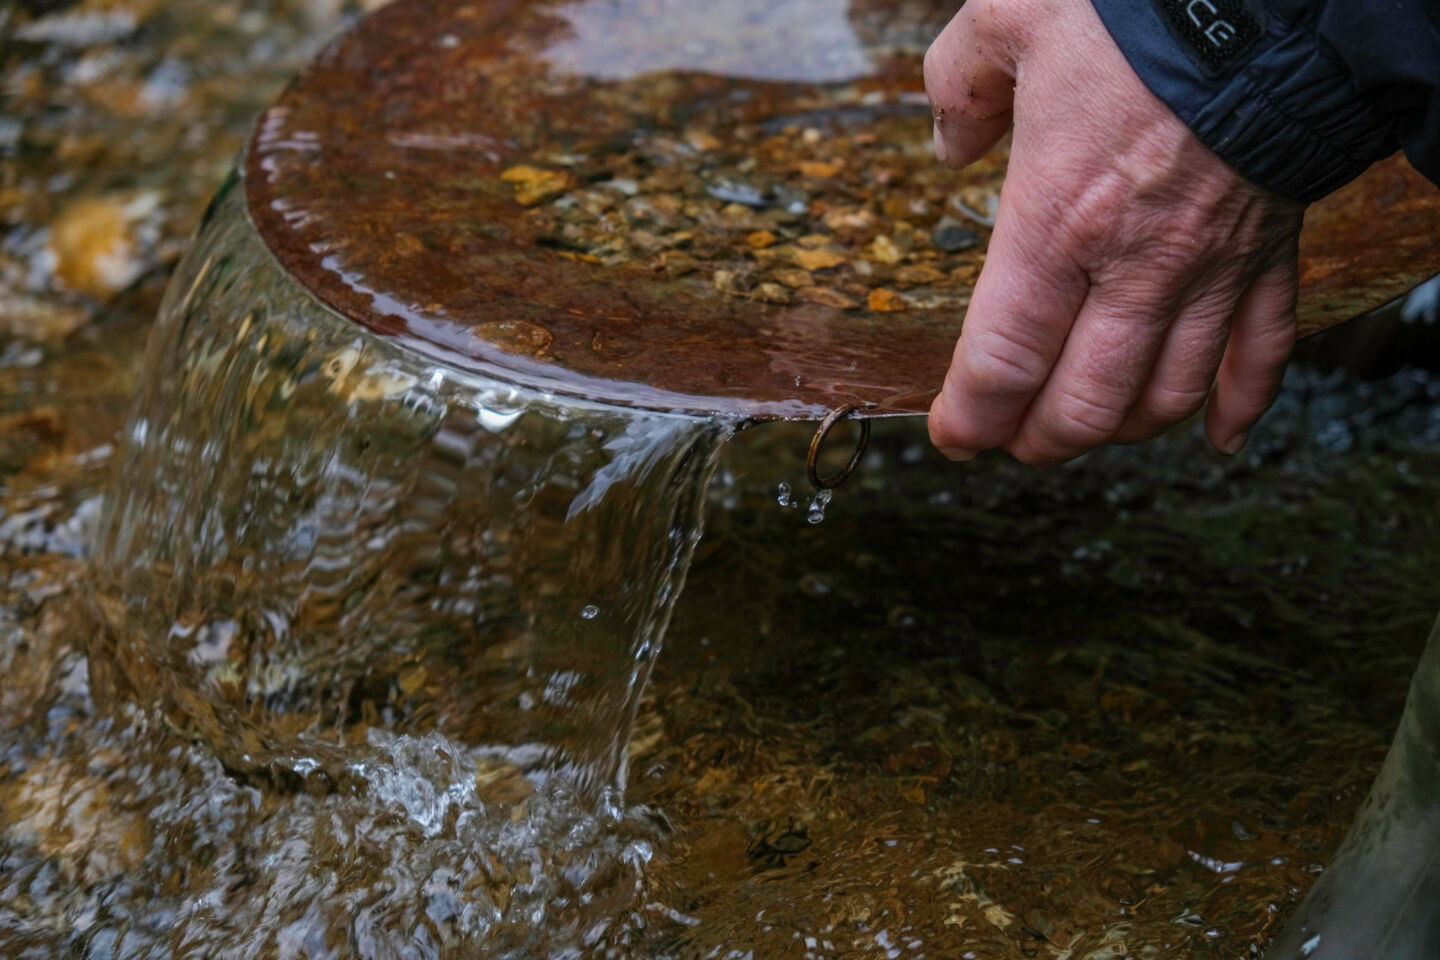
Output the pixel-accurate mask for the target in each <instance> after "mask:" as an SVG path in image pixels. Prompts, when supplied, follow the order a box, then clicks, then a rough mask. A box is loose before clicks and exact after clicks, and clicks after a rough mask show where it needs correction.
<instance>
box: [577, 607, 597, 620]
mask: <svg viewBox="0 0 1440 960" xmlns="http://www.w3.org/2000/svg"><path fill="white" fill-rule="evenodd" d="M599 615H600V608H599V607H597V606H595V604H593V603H592V604H589V605H587V606H586V607H585V609H584V610H581V611H580V616H582V617H584V618H585V619H586V620H594V619H595V618H596V617H598V616H599Z"/></svg>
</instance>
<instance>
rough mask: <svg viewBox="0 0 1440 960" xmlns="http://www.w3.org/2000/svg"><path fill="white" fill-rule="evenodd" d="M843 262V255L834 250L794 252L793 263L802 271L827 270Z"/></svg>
mask: <svg viewBox="0 0 1440 960" xmlns="http://www.w3.org/2000/svg"><path fill="white" fill-rule="evenodd" d="M844 262H845V255H844V254H843V253H837V252H835V251H834V250H796V251H795V263H796V264H797V265H799V266H800V268H801V269H804V270H828V269H830V268H831V267H838V266H840V264H842V263H844Z"/></svg>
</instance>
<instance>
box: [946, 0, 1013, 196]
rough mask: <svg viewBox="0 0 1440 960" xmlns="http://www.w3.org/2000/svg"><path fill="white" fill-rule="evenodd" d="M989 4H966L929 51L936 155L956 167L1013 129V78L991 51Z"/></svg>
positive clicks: (977, 154)
mask: <svg viewBox="0 0 1440 960" xmlns="http://www.w3.org/2000/svg"><path fill="white" fill-rule="evenodd" d="M972 8H973V9H972ZM989 8H990V5H989V4H982V3H974V4H966V5H965V6H964V7H962V8H961V9H960V12H959V13H957V14H956V15H955V16H954V18H953V19H951V21H950V23H949V24H947V25H946V27H945V29H944V30H943V31H941V33H940V36H939V37H937V38H936V39H935V42H934V43H932V44H931V45H930V49H929V50H927V51H926V52H925V91H926V92H927V93H928V94H929V95H930V108H931V112H932V113H933V115H934V117H935V156H936V157H938V158H939V159H940V162H941V163H943V164H945V165H946V166H948V167H953V168H955V169H957V170H958V169H960V168H961V167H964V166H966V165H968V164H970V163H973V162H974V161H976V160H978V159H980V157H982V156H984V154H985V152H986V151H988V150H989V149H990V148H991V147H993V146H995V143H996V141H998V140H999V139H1000V138H1001V137H1002V136H1003V135H1004V134H1005V131H1006V130H1008V129H1010V114H1011V107H1012V105H1013V102H1014V98H1015V79H1014V76H1013V73H1012V71H1011V70H1010V69H1009V68H1008V66H1007V65H1006V64H1004V63H1002V62H1001V61H999V60H998V59H996V58H995V57H993V56H991V55H990V50H991V49H992V48H993V46H994V42H993V39H992V34H993V33H994V26H993V15H991V16H989V17H988V18H987V14H986V12H984V11H988V10H989Z"/></svg>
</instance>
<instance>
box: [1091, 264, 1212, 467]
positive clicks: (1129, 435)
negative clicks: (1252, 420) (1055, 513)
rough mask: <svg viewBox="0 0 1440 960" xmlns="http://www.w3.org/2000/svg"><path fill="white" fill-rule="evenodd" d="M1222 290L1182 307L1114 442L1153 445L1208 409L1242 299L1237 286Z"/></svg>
mask: <svg viewBox="0 0 1440 960" xmlns="http://www.w3.org/2000/svg"><path fill="white" fill-rule="evenodd" d="M1219 289H1220V290H1222V291H1224V292H1221V293H1214V292H1211V293H1209V294H1207V296H1205V297H1204V298H1202V299H1200V300H1197V301H1196V302H1194V303H1191V304H1190V305H1189V306H1186V307H1182V308H1181V313H1180V317H1179V319H1178V320H1176V321H1175V323H1174V324H1172V325H1171V327H1170V330H1169V331H1168V332H1167V333H1166V335H1165V342H1164V343H1163V344H1162V345H1161V347H1160V355H1159V356H1158V357H1157V358H1156V360H1155V367H1154V369H1153V370H1152V371H1151V373H1150V380H1149V382H1148V383H1146V384H1145V386H1144V388H1143V389H1142V390H1141V391H1140V397H1139V399H1138V400H1137V401H1136V402H1135V405H1134V407H1133V408H1131V410H1130V414H1129V415H1128V416H1127V417H1126V418H1125V422H1124V424H1122V425H1121V427H1120V429H1119V430H1117V431H1116V432H1115V436H1114V437H1113V438H1112V439H1113V440H1114V442H1115V443H1136V442H1138V441H1140V440H1148V439H1149V438H1150V437H1154V436H1157V435H1159V434H1160V433H1162V432H1164V431H1165V430H1167V429H1169V428H1170V427H1172V426H1174V425H1175V424H1177V423H1179V422H1180V421H1182V420H1185V419H1188V418H1189V417H1190V416H1191V415H1192V414H1194V413H1195V411H1197V410H1199V409H1200V408H1201V407H1203V406H1204V405H1205V401H1206V399H1207V398H1208V397H1209V396H1210V390H1211V388H1212V387H1213V386H1214V384H1215V374H1216V371H1217V370H1219V368H1220V358H1221V357H1222V356H1224V355H1225V343H1226V341H1227V340H1228V339H1229V336H1230V321H1231V318H1232V317H1233V316H1234V313H1235V309H1236V305H1237V303H1238V301H1239V299H1240V294H1239V292H1238V288H1237V286H1236V285H1234V284H1230V283H1222V284H1219Z"/></svg>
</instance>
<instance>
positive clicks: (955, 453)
mask: <svg viewBox="0 0 1440 960" xmlns="http://www.w3.org/2000/svg"><path fill="white" fill-rule="evenodd" d="M940 452H941V453H943V454H945V456H947V457H949V458H950V459H951V460H954V461H955V462H956V463H964V462H965V461H967V460H974V459H975V451H974V450H965V449H962V448H960V447H941V448H940Z"/></svg>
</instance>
